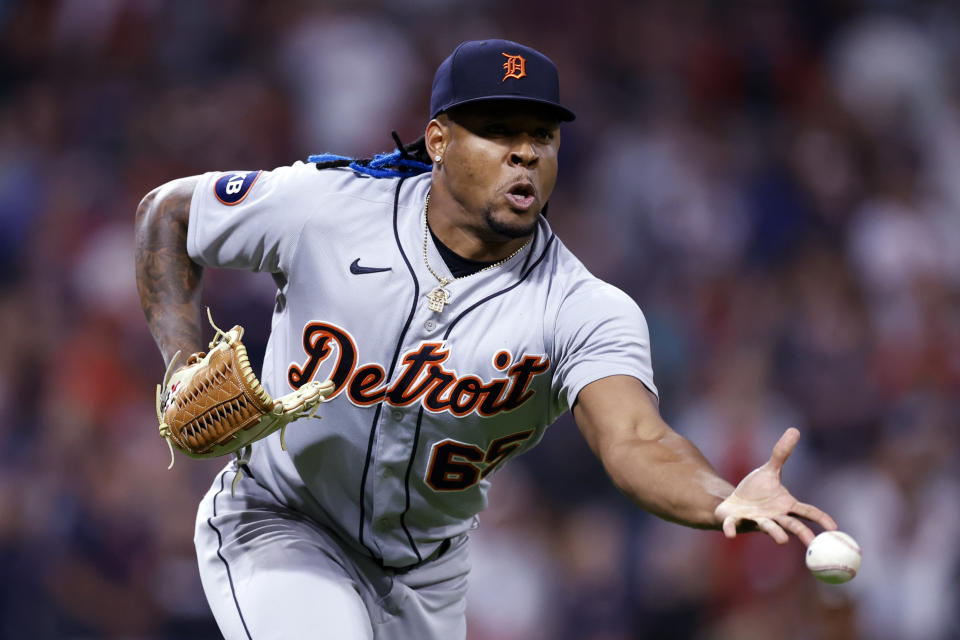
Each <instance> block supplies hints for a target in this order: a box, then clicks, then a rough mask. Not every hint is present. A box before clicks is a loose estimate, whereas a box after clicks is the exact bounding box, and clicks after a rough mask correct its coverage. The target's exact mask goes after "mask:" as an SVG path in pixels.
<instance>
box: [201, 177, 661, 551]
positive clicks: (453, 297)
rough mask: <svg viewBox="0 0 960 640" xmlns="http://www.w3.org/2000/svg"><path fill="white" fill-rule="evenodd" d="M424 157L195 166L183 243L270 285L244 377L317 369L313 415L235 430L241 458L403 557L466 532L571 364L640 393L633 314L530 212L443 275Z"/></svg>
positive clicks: (341, 531) (289, 495)
mask: <svg viewBox="0 0 960 640" xmlns="http://www.w3.org/2000/svg"><path fill="white" fill-rule="evenodd" d="M429 189H430V175H429V174H423V175H420V176H417V177H413V178H407V179H405V180H401V179H399V178H396V179H393V178H391V179H376V178H370V177H367V176H361V175H359V174H356V173H354V172H353V171H351V170H349V169H326V170H322V171H318V170H317V169H316V167H315V166H314V165H312V164H303V163H296V164H294V165H293V166H290V167H283V168H279V169H276V170H274V171H254V172H228V173H208V174H205V175H204V176H202V177H201V179H200V181H199V184H198V186H197V188H196V191H195V193H194V197H193V201H192V206H191V210H190V223H189V232H188V240H187V242H188V250H189V253H190V256H191V258H192V259H193V260H195V261H196V262H198V263H200V264H202V265H205V266H212V267H235V268H245V269H253V270H256V271H267V272H270V273H272V274H274V278H275V280H276V282H277V285H278V292H277V297H276V306H275V310H274V314H273V321H272V329H271V334H270V339H269V342H268V345H267V350H266V354H265V358H264V365H263V374H262V380H263V383H264V385H265V387H266V388H267V389H268V391H270V393H272V394H274V395H282V394H284V393H287V392H289V390H290V389H291V388H296V387H297V386H299V385H302V384H304V383H305V382H306V381H308V380H311V379H317V380H322V379H325V378H327V377H330V378H332V379H333V380H334V382H335V383H336V391H335V393H334V395H333V396H331V398H330V399H329V400H328V401H327V402H326V403H324V404H323V405H321V407H320V410H319V412H318V416H320V417H322V419H303V420H301V421H298V422H295V423H293V424H291V425H290V427H289V428H288V429H287V432H286V437H285V441H286V448H287V450H286V451H283V450H282V449H281V446H280V438H279V434H278V433H275V434H274V435H273V436H271V437H270V438H268V439H266V440H264V441H261V442H259V443H257V444H256V445H255V446H254V452H253V456H252V459H251V461H250V463H249V466H250V470H251V471H252V474H253V475H254V477H255V478H256V480H257V482H258V483H259V484H261V485H262V486H263V487H265V488H266V489H267V490H268V491H269V492H270V493H271V494H272V495H274V496H275V497H276V498H277V499H278V500H279V501H280V502H282V503H284V504H285V505H287V506H289V507H290V508H292V509H295V510H297V511H300V512H302V513H305V514H307V515H308V516H309V517H311V518H312V519H313V520H315V521H316V522H318V523H320V524H321V525H323V526H326V527H328V528H329V529H330V530H332V531H333V532H334V533H335V534H336V535H337V536H338V537H340V538H341V539H342V540H344V541H345V542H346V543H347V544H348V545H351V546H352V547H353V548H354V549H356V550H357V551H360V552H362V553H364V554H367V555H369V556H372V557H373V558H375V559H378V560H379V561H380V562H381V563H382V564H383V565H384V566H388V567H406V566H409V565H413V564H417V563H419V562H422V561H423V560H424V559H425V558H428V557H430V556H431V554H433V553H434V552H435V551H436V550H437V549H438V548H439V547H440V545H441V544H443V542H444V541H445V540H448V539H451V538H455V537H456V536H458V535H460V534H462V533H464V532H465V531H466V530H468V529H469V528H470V526H471V524H472V521H473V518H474V516H475V515H476V514H477V513H479V512H480V511H481V510H483V508H484V507H485V506H486V494H487V489H488V487H489V483H490V480H491V478H492V475H493V474H494V473H495V472H496V470H497V469H499V468H500V467H502V466H503V464H504V462H506V461H507V460H508V459H509V458H512V457H515V456H517V455H519V454H520V453H522V452H524V451H526V450H527V449H529V448H531V447H533V446H534V445H535V444H536V443H537V442H538V441H539V440H540V439H541V438H542V437H543V435H544V431H545V430H546V428H547V426H549V425H550V424H551V423H552V422H553V421H554V420H555V419H556V418H557V417H558V416H560V415H561V414H562V413H564V412H565V411H566V410H567V409H568V408H570V407H571V406H572V404H573V402H574V401H575V399H576V397H577V394H578V393H579V392H580V390H581V389H582V388H583V387H584V386H585V385H587V384H589V383H590V382H593V381H595V380H597V379H599V378H603V377H606V376H610V375H614V374H626V375H631V376H634V377H636V378H638V379H639V380H641V381H642V382H643V384H644V385H645V386H646V387H648V388H649V389H651V390H652V391H654V392H655V391H656V389H655V387H654V383H653V373H652V368H651V362H650V347H649V336H648V332H647V326H646V323H645V321H644V318H643V315H642V313H641V312H640V309H639V308H638V307H637V305H636V304H635V303H634V302H633V301H632V300H631V299H630V298H629V297H628V296H627V295H626V294H624V293H623V292H621V291H619V290H618V289H616V288H615V287H613V286H611V285H609V284H606V283H604V282H602V281H600V280H599V279H597V278H595V277H593V276H592V275H591V274H590V273H589V272H588V271H587V270H586V269H585V268H584V266H583V265H582V264H581V263H580V261H579V260H577V259H576V258H575V257H574V256H573V254H571V253H570V251H568V250H567V249H566V247H564V245H563V244H562V243H561V242H560V240H559V239H558V238H557V237H556V236H555V235H554V234H553V233H552V231H551V230H550V226H549V224H548V223H547V221H546V220H545V219H543V218H542V217H541V219H540V221H539V226H538V228H537V230H536V233H535V236H534V238H533V240H532V241H531V242H530V243H529V244H528V245H527V246H526V247H525V248H524V249H523V250H522V251H520V252H519V253H518V254H517V255H515V256H514V257H513V258H511V259H510V260H508V261H507V262H505V263H504V264H502V265H499V266H497V267H495V268H493V269H489V270H486V271H482V272H479V273H476V274H473V275H470V276H467V277H464V278H461V279H456V280H454V281H453V282H452V283H451V284H449V285H447V287H446V288H447V290H448V291H449V293H450V298H449V301H448V303H447V305H446V306H445V308H444V309H443V310H442V311H441V312H436V311H433V310H431V309H430V308H429V307H428V300H427V299H426V297H425V296H426V294H427V293H429V292H430V291H431V290H432V289H434V287H436V286H437V284H438V282H437V279H436V278H435V277H434V276H433V275H432V274H431V273H430V271H429V270H428V268H427V266H426V264H425V259H426V261H429V265H430V266H431V267H432V268H433V270H434V271H436V272H437V273H438V274H439V275H441V276H444V277H446V278H449V279H453V278H452V276H451V274H450V272H449V270H448V269H447V267H446V265H445V264H444V262H443V259H442V258H441V256H440V254H439V253H438V251H437V248H436V247H435V245H434V243H433V241H432V238H430V237H429V235H428V234H426V226H425V216H424V201H425V198H426V196H427V193H428V191H429Z"/></svg>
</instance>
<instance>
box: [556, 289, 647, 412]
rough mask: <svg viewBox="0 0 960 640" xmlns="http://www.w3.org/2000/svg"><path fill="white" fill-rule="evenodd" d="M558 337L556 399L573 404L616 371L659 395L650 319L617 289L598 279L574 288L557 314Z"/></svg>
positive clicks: (569, 406)
mask: <svg viewBox="0 0 960 640" xmlns="http://www.w3.org/2000/svg"><path fill="white" fill-rule="evenodd" d="M555 336H556V337H555V343H554V345H555V350H556V356H557V358H558V363H557V368H556V373H555V375H554V382H553V384H554V394H555V395H554V397H558V398H559V399H560V401H561V402H563V403H564V404H565V405H566V407H567V408H571V407H573V404H574V403H575V402H576V400H577V395H578V394H579V393H580V390H581V389H583V388H584V387H585V386H587V385H588V384H590V383H591V382H594V381H596V380H599V379H600V378H605V377H607V376H612V375H628V376H633V377H635V378H637V379H639V380H640V382H642V383H643V384H644V386H646V387H647V388H648V389H650V391H652V392H653V393H654V394H656V393H657V388H656V386H654V384H653V364H652V361H651V358H650V333H649V330H648V329H647V321H646V319H645V318H644V317H643V312H641V311H640V307H638V306H637V304H636V303H635V302H634V301H633V300H632V299H631V298H630V296H628V295H627V294H625V293H624V292H622V291H620V290H619V289H617V288H616V287H614V286H612V285H609V284H606V283H603V282H601V281H599V280H597V281H594V282H593V283H590V284H585V285H581V286H580V287H578V288H577V289H576V290H575V291H573V292H571V293H570V294H569V295H568V296H567V297H566V299H565V300H564V302H563V305H562V306H561V307H560V310H559V313H558V315H557V326H556V332H555Z"/></svg>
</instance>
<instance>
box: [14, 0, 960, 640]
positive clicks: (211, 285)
mask: <svg viewBox="0 0 960 640" xmlns="http://www.w3.org/2000/svg"><path fill="white" fill-rule="evenodd" d="M484 37H505V38H509V39H514V40H519V41H522V42H524V43H527V44H530V45H533V46H535V47H537V48H539V49H541V50H543V51H545V52H546V53H547V54H548V55H550V56H551V57H552V58H553V59H554V61H555V62H556V63H557V65H558V66H559V68H560V72H561V79H562V90H561V93H562V99H563V101H564V103H565V104H569V105H570V106H571V107H572V108H573V109H574V110H575V111H576V112H577V115H578V118H577V120H576V122H574V123H572V124H570V125H565V128H564V130H563V145H562V149H561V153H562V158H561V176H560V184H559V187H558V190H557V192H556V194H555V196H554V198H553V201H552V202H551V205H552V206H551V207H550V221H551V223H552V225H553V226H554V228H555V230H557V232H558V233H559V235H560V237H561V238H562V239H563V240H564V241H565V242H566V243H567V245H568V246H570V247H571V248H572V249H573V251H574V252H575V253H576V254H577V255H578V256H579V257H580V258H581V259H582V260H583V261H584V262H585V263H586V264H587V266H588V267H589V268H590V269H591V270H592V271H593V272H594V273H595V274H597V275H598V276H600V277H602V278H604V279H607V280H609V281H610V282H613V283H614V284H616V285H618V286H620V287H621V288H623V289H624V290H626V291H627V292H628V293H630V294H631V295H632V296H633V297H634V298H635V299H636V300H637V301H638V303H639V304H640V306H641V307H642V308H643V309H644V311H645V313H646V316H647V319H648V321H649V324H650V328H651V334H652V341H653V356H654V369H655V375H656V381H657V384H658V386H659V388H660V392H661V398H662V400H661V409H662V413H663V414H664V416H665V418H666V419H667V421H668V422H669V423H670V424H671V425H673V426H674V427H675V428H676V429H677V430H679V431H680V432H681V433H683V434H685V435H686V436H688V437H690V438H691V439H692V440H694V442H696V443H697V444H698V445H699V446H700V447H701V448H702V449H703V450H704V452H705V453H706V454H707V456H708V457H709V458H710V460H711V461H713V463H714V464H715V466H716V467H717V468H718V470H719V471H720V472H721V474H723V475H724V476H725V477H727V478H728V479H731V480H736V479H737V478H739V477H741V476H742V475H743V474H744V473H746V472H747V471H749V470H750V469H752V468H753V467H755V466H757V465H759V464H760V463H762V462H763V461H764V460H765V459H766V458H767V457H768V456H769V452H770V449H771V447H772V445H773V443H774V442H775V441H776V439H777V437H778V436H779V435H780V433H782V431H783V429H784V428H786V427H788V426H791V425H795V426H798V427H799V428H800V429H801V431H802V434H803V437H802V439H801V444H800V446H799V447H798V449H797V451H796V452H795V453H794V455H793V457H792V458H791V459H790V461H789V462H788V463H787V467H786V471H785V481H786V483H787V485H788V486H789V487H790V488H791V489H792V491H793V492H794V493H795V495H797V496H798V497H799V498H800V499H802V500H805V501H810V502H814V503H816V504H818V505H820V506H822V507H823V508H824V509H826V510H827V511H828V512H830V513H831V514H832V515H833V516H834V517H835V518H836V520H837V521H838V523H839V524H840V527H841V528H842V529H843V530H846V531H847V532H849V533H851V534H852V535H853V536H854V537H855V538H857V539H858V540H859V542H860V544H861V546H862V547H863V551H864V562H863V569H862V572H861V575H860V576H858V577H857V578H856V579H855V580H854V581H853V582H851V583H849V584H847V585H844V586H833V587H827V586H825V585H821V584H819V583H817V582H816V581H815V580H813V578H812V577H811V576H810V575H809V573H807V571H806V569H805V567H804V565H803V548H802V545H800V544H799V543H798V542H797V541H793V542H791V544H790V545H789V546H787V547H778V546H776V545H775V544H774V543H773V542H772V541H770V540H769V539H767V538H765V537H761V536H742V537H741V538H739V539H737V540H736V541H732V542H731V541H726V540H725V539H724V538H723V537H722V535H721V534H719V533H717V532H702V531H695V530H688V529H684V528H681V527H678V526H675V525H670V524H667V523H664V522H661V521H658V520H656V519H655V518H653V517H652V516H649V515H647V514H645V513H643V512H641V511H639V510H637V509H636V508H634V507H633V506H632V505H631V504H630V503H629V502H628V501H627V500H626V499H625V498H624V497H622V496H621V495H620V494H618V493H617V491H616V490H615V489H614V488H613V487H612V485H611V484H610V483H609V482H608V481H607V479H606V477H605V476H604V474H603V471H602V469H601V468H600V466H599V464H598V463H597V462H596V460H595V459H594V458H593V456H592V455H591V454H590V452H589V451H588V449H587V448H586V446H585V445H584V443H583V441H582V438H581V436H580V434H579V433H578V432H577V430H576V427H575V425H574V424H573V423H572V421H570V420H569V419H567V418H565V419H563V420H561V421H560V422H559V423H557V424H556V425H554V426H553V427H552V428H551V430H550V431H549V432H548V434H547V437H546V438H545V440H544V442H543V443H542V444H541V445H540V446H539V447H538V448H537V449H535V450H534V451H532V452H530V453H529V454H527V455H526V456H524V457H522V458H520V459H518V460H516V461H514V462H512V463H511V464H510V465H509V466H507V467H506V468H505V469H504V470H503V471H502V472H501V473H500V474H498V477H497V479H496V481H495V482H494V487H493V491H492V495H491V503H492V506H491V508H490V509H489V510H488V511H487V512H485V513H484V514H482V515H481V526H480V528H479V529H478V530H477V531H476V532H475V534H474V536H473V537H474V540H473V554H472V556H473V562H474V571H473V577H472V586H471V592H470V600H469V625H470V632H469V633H470V636H469V637H470V640H494V639H498V640H519V639H533V640H537V639H559V640H628V639H635V638H636V639H640V638H650V639H670V638H677V639H697V640H699V639H704V640H706V639H711V640H712V639H717V640H721V639H722V640H727V639H729V640H751V639H753V638H771V637H777V638H786V639H797V640H812V639H855V638H862V639H866V640H886V639H891V640H893V639H897V640H942V639H947V638H960V622H958V615H960V614H958V611H960V551H958V549H960V545H958V544H957V540H958V539H960V465H958V462H960V460H958V442H960V438H958V418H960V411H958V401H960V400H958V399H960V396H958V390H960V251H958V246H960V83H958V78H960V76H958V74H957V69H958V68H960V5H958V4H957V3H955V2H943V3H937V2H906V1H897V0H873V1H868V0H861V1H856V0H793V1H790V0H780V1H775V0H769V1H765V2H759V1H758V2H745V3H741V2H722V1H719V0H714V1H708V0H684V1H683V2H675V1H672V0H650V1H638V2H617V1H614V0H592V1H591V2H580V1H578V0H553V1H552V2H547V1H542V2H540V1H532V0H531V1H525V2H511V1H510V0H459V1H458V0H405V1H403V2H386V1H382V0H381V1H374V0H351V1H347V0H342V1H340V2H304V1H301V2H281V1H276V2H255V1H253V0H251V1H240V0H211V1H210V2H190V1H187V0H184V1H182V2H178V1H169V2H163V1H161V0H32V1H26V0H24V1H19V0H0V224H2V229H3V233H2V234H0V264H2V270H0V273H2V277H0V336H2V337H0V340H2V341H3V342H2V344H3V346H2V348H0V415H2V419H0V575H2V580H0V638H41V639H44V638H73V639H86V638H131V639H132V638H142V639H165V638H213V637H218V634H217V631H216V627H215V625H214V624H213V621H212V618H211V615H210V613H209V609H208V607H207V604H206V601H205V599H204V596H203V593H202V591H201V589H200V583H199V578H198V576H197V569H196V564H195V558H194V551H193V544H192V536H193V521H194V517H195V505H196V503H197V502H198V501H199V499H200V497H201V496H202V494H203V493H204V491H205V490H206V488H207V486H208V485H209V483H210V481H211V480H212V478H213V475H214V473H215V470H216V469H217V468H219V467H220V466H221V462H220V461H215V462H210V463H201V462H197V461H192V460H188V459H187V458H183V457H181V458H180V459H179V460H178V462H177V464H176V466H175V467H174V468H173V470H172V471H167V469H166V467H167V462H168V453H167V449H166V446H165V444H164V443H163V441H161V440H160V438H159V437H158V436H157V431H156V421H155V416H154V385H155V384H156V382H157V381H158V380H159V378H160V376H161V375H162V372H163V366H162V362H161V359H160V356H159V353H158V352H157V350H156V348H155V347H154V345H153V342H152V340H151V338H150V336H149V334H148V332H147V329H146V323H145V321H144V318H143V315H142V313H141V310H140V307H139V303H138V301H137V297H136V290H135V285H134V277H133V227H132V224H133V216H134V211H135V209H136V206H137V203H138V202H139V200H140V198H141V197H142V196H143V195H144V194H145V193H146V192H148V191H149V190H150V189H151V188H153V187H154V186H157V185H159V184H162V183H163V182H165V181H167V180H170V179H172V178H175V177H179V176H183V175H191V174H196V173H200V172H204V171H208V170H214V169H217V170H231V169H257V168H265V169H266V168H272V167H274V166H278V165H284V164H289V163H291V162H293V161H295V160H298V159H305V158H306V156H307V155H309V154H311V153H319V152H324V151H330V152H336V153H341V154H349V155H367V154H370V153H373V152H378V151H386V150H391V149H392V148H393V143H392V141H391V138H390V131H391V130H393V129H395V130H397V131H398V132H399V134H400V135H401V137H402V138H404V139H405V140H412V139H414V138H416V137H418V136H419V135H420V134H421V133H422V130H423V126H424V124H425V123H426V120H427V115H428V114H427V111H428V97H429V90H430V84H431V80H432V76H433V71H434V69H435V68H436V65H437V64H438V63H439V62H440V61H441V60H442V59H443V58H444V57H445V56H446V55H447V54H448V53H449V51H451V50H452V49H453V47H454V46H456V44H458V43H459V42H461V41H462V40H467V39H476V38H484ZM318 295H322V292H320V293H319V294H318ZM205 301H206V302H207V303H208V304H209V305H210V306H211V307H212V308H213V310H214V315H215V316H216V317H218V318H221V319H227V320H223V321H222V322H228V323H230V324H232V323H234V322H237V323H242V324H244V325H246V327H247V336H248V344H249V345H250V346H251V353H252V354H253V355H254V359H255V360H258V359H259V358H260V357H262V355H260V354H262V351H263V345H264V342H265V339H266V335H267V331H268V328H269V314H270V310H271V307H272V301H273V284H272V281H271V279H270V278H269V276H267V275H265V274H246V273H228V272H208V274H207V287H206V290H205Z"/></svg>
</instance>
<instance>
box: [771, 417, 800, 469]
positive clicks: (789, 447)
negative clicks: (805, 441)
mask: <svg viewBox="0 0 960 640" xmlns="http://www.w3.org/2000/svg"><path fill="white" fill-rule="evenodd" d="M799 440H800V431H799V430H798V429H797V428H796V427H790V428H789V429H787V430H786V431H784V432H783V435H782V436H780V439H779V440H777V444H775V445H774V447H773V453H772V454H770V460H769V461H768V462H767V465H766V466H767V467H768V468H770V469H773V470H774V471H780V469H782V468H783V464H784V463H785V462H786V461H787V458H789V457H790V454H791V453H793V448H794V447H796V446H797V442H798V441H799Z"/></svg>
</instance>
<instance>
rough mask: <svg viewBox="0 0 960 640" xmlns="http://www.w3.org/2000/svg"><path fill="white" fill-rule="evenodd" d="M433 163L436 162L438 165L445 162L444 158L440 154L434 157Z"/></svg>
mask: <svg viewBox="0 0 960 640" xmlns="http://www.w3.org/2000/svg"><path fill="white" fill-rule="evenodd" d="M433 161H434V162H436V163H437V164H440V163H441V162H443V158H442V157H441V156H440V154H439V153H438V154H437V155H435V156H433Z"/></svg>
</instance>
